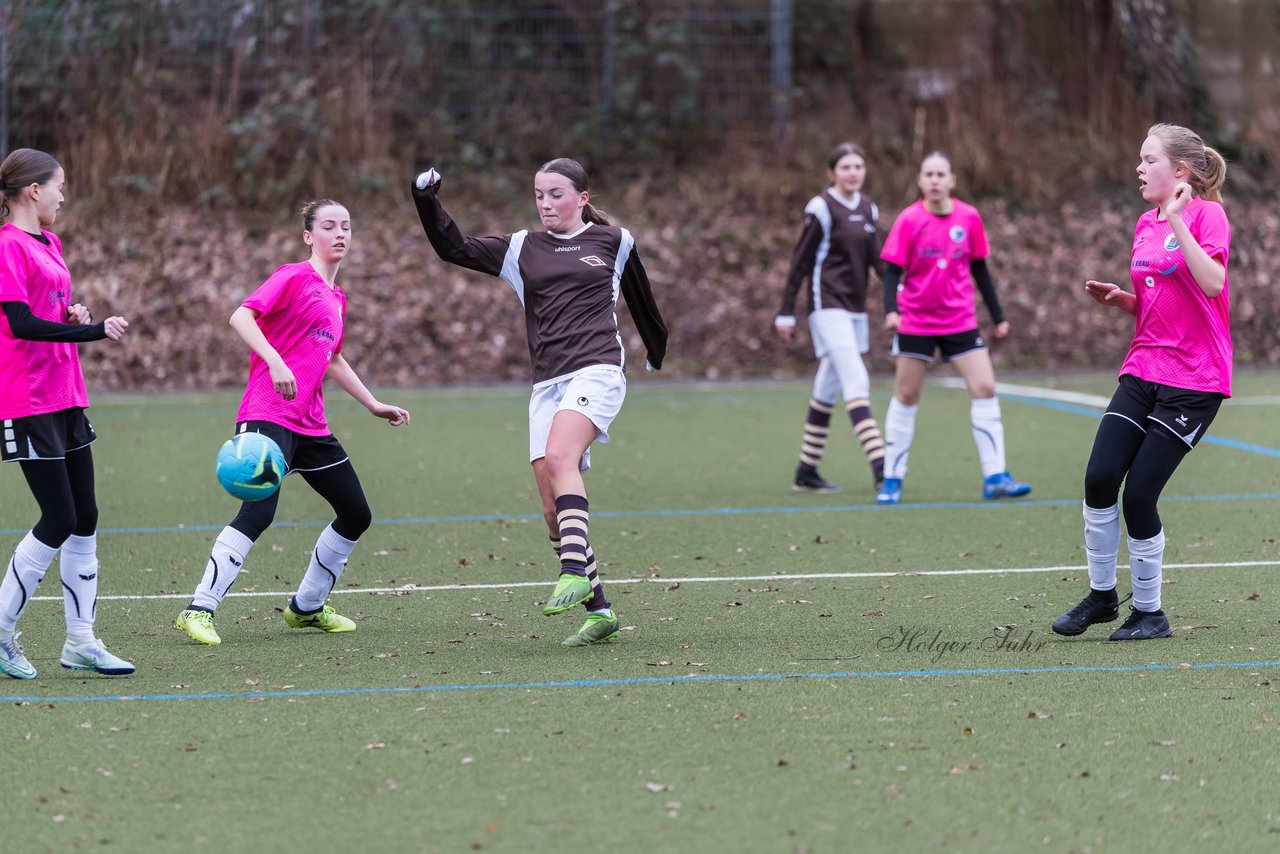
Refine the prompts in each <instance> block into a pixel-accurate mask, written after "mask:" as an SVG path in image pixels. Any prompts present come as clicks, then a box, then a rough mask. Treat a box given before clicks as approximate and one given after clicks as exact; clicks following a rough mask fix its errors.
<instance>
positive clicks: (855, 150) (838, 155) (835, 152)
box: [827, 142, 867, 169]
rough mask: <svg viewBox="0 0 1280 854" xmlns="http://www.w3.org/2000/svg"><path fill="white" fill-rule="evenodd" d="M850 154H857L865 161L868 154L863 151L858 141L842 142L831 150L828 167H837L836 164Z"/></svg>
mask: <svg viewBox="0 0 1280 854" xmlns="http://www.w3.org/2000/svg"><path fill="white" fill-rule="evenodd" d="M850 154H856V155H858V156H859V157H861V158H862V159H863V160H864V161H865V160H866V159H867V155H866V153H865V152H863V150H862V146H861V145H858V144H857V143H856V142H842V143H840V144H839V145H837V146H836V147H835V148H833V149H832V150H831V156H830V157H829V158H827V168H828V169H835V168H836V164H837V163H839V162H840V161H841V160H843V159H844V158H846V157H848V156H849V155H850Z"/></svg>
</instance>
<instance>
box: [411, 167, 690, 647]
mask: <svg viewBox="0 0 1280 854" xmlns="http://www.w3.org/2000/svg"><path fill="white" fill-rule="evenodd" d="M439 190H440V173H438V172H437V171H436V170H435V169H430V170H428V171H426V172H423V173H422V174H420V175H419V176H418V177H417V180H415V181H414V185H413V190H412V192H413V199H414V203H415V205H416V206H417V208H418V217H419V219H421V220H422V228H423V230H424V231H425V232H426V234H427V239H428V240H430V241H431V245H432V247H433V248H434V249H435V250H436V253H437V254H439V256H440V258H441V259H442V260H444V261H448V262H449V263H451V264H457V265H459V266H462V267H466V268H468V269H471V270H476V271H478V272H481V273H488V274H489V275H491V276H499V277H501V278H502V279H503V280H505V281H506V282H507V284H509V285H510V286H511V288H512V289H513V290H514V291H515V292H516V295H517V296H519V297H520V302H521V304H522V305H523V306H524V310H525V326H526V329H527V330H528V335H529V357H530V360H531V362H532V364H533V394H532V396H531V397H530V400H529V461H530V463H531V464H532V466H533V476H534V480H535V481H536V482H537V484H538V493H539V495H540V496H541V498H542V515H543V518H544V519H546V522H547V530H548V533H549V535H550V538H551V546H552V548H553V549H555V552H556V554H557V555H558V556H559V558H560V577H559V579H558V580H557V583H556V588H555V591H554V592H553V593H552V594H551V597H550V599H548V601H547V602H546V604H545V605H544V606H543V609H542V612H543V613H544V614H547V615H552V614H561V613H564V612H565V611H568V610H571V609H572V608H574V607H575V606H577V605H584V606H585V607H586V609H587V612H588V613H587V620H586V622H585V623H583V624H582V627H581V628H579V629H578V631H577V632H575V633H574V634H572V635H570V636H569V637H568V638H566V639H565V641H564V644H563V645H564V646H589V645H591V644H594V643H601V642H604V641H609V640H612V639H613V638H615V637H617V636H618V632H619V626H618V616H617V614H615V613H614V611H613V608H612V607H611V606H610V604H609V600H608V599H606V598H605V595H604V586H603V585H602V584H601V583H600V578H599V574H598V572H597V568H596V557H595V552H594V551H593V550H592V548H591V542H590V540H589V539H588V537H587V520H588V505H587V491H586V485H585V484H584V483H583V480H582V472H583V471H586V469H588V468H589V467H590V460H591V455H590V448H591V445H592V444H593V443H594V442H596V441H600V442H607V441H609V426H610V425H611V424H612V423H613V420H614V419H615V418H616V417H617V416H618V413H619V411H621V409H622V401H623V399H624V398H625V397H626V392H627V380H626V376H625V375H624V373H623V367H624V364H625V361H626V352H625V350H624V348H623V346H622V335H621V333H620V332H619V330H618V318H617V315H616V314H615V310H616V305H617V302H618V294H619V292H621V294H622V295H623V297H624V298H625V299H626V301H627V307H628V308H629V309H630V311H631V319H632V320H633V321H634V322H635V324H636V329H637V330H638V331H639V332H640V337H641V339H642V340H643V341H644V345H645V349H646V350H647V351H648V357H649V358H648V364H649V365H650V366H651V367H652V368H654V369H655V370H656V369H658V368H661V367H662V359H663V356H664V355H665V354H666V347H667V329H666V326H665V325H663V322H662V316H661V315H660V314H659V313H658V307H657V305H655V304H654V301H653V293H652V291H651V289H650V287H649V277H648V276H647V275H646V274H645V271H644V266H643V265H642V264H641V263H640V255H639V253H638V252H637V251H636V248H635V240H634V239H633V238H632V236H631V232H629V231H627V229H625V228H619V227H617V226H611V225H609V220H608V219H607V218H606V217H605V215H604V214H603V213H602V212H600V211H598V210H596V208H595V207H594V206H592V204H591V202H590V196H591V194H590V192H589V190H588V185H587V173H586V170H585V169H583V168H582V165H581V164H579V163H578V162H577V161H576V160H570V159H568V158H564V157H562V158H559V159H556V160H552V161H550V162H548V163H544V164H543V165H542V168H540V169H539V170H538V172H537V173H536V174H535V175H534V178H533V196H534V204H535V206H536V207H537V210H538V216H539V218H540V219H541V220H542V227H543V228H544V229H545V230H544V231H517V232H516V233H514V234H509V235H503V236H498V237H464V236H463V234H462V232H461V231H460V230H459V229H458V226H457V225H455V224H454V222H453V219H452V218H450V216H449V214H448V213H446V212H445V210H444V207H443V206H442V205H441V204H440V200H439V198H438V196H437V193H438V192H439Z"/></svg>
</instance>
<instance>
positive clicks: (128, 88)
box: [0, 0, 1280, 390]
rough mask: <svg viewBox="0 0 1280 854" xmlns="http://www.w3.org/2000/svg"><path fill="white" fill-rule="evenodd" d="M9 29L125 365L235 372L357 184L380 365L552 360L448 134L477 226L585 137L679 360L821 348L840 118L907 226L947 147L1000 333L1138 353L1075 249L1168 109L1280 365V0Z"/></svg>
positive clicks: (1126, 324)
mask: <svg viewBox="0 0 1280 854" xmlns="http://www.w3.org/2000/svg"><path fill="white" fill-rule="evenodd" d="M0 39H2V40H3V44H2V45H0V66H2V71H3V79H0V141H2V142H3V143H4V145H5V146H6V149H7V150H11V149H13V148H17V147H22V146H31V147H37V148H43V149H45V150H48V151H50V152H52V153H54V154H55V155H56V156H57V157H59V159H60V160H61V161H62V163H63V164H64V165H65V166H66V169H67V173H68V179H69V186H68V203H67V205H66V206H65V207H64V209H63V213H62V215H60V217H59V221H58V227H57V229H56V230H58V231H59V233H60V234H61V235H62V237H63V240H64V246H65V251H66V256H67V260H68V263H69V266H70V267H71V271H72V274H73V277H74V280H75V283H76V288H77V292H78V294H79V295H80V297H81V298H82V299H83V300H84V301H85V302H88V303H90V304H91V305H92V306H93V307H94V308H95V311H96V313H97V314H98V316H100V317H101V316H103V314H104V312H108V311H109V312H111V313H119V314H124V315H125V316H127V317H128V318H129V319H130V321H131V324H132V326H131V329H130V335H129V338H128V339H127V343H125V344H124V345H123V346H108V345H102V344H99V345H96V346H86V347H85V348H83V350H82V353H83V355H84V358H85V362H86V373H87V374H88V375H89V377H90V382H91V384H93V385H94V386H96V387H99V388H117V389H142V390H163V389H179V388H209V387H215V386H222V385H235V384H238V383H241V382H243V378H244V375H245V368H246V365H247V354H246V353H245V349H244V347H243V345H242V344H241V343H240V342H239V341H238V340H237V339H236V337H235V336H234V334H233V333H231V331H230V329H229V328H228V327H227V326H226V323H225V319H226V318H227V317H228V316H229V315H230V313H231V311H232V310H233V309H234V307H235V306H236V305H237V304H238V302H239V300H240V299H241V298H242V297H243V296H244V295H245V294H246V293H247V292H248V291H250V290H252V289H253V288H254V287H256V286H257V285H258V284H259V283H260V282H261V281H262V280H263V279H265V278H266V276H267V275H269V274H270V272H271V271H272V270H274V269H275V267H277V266H278V265H280V264H282V263H285V262H289V261H295V260H301V259H303V258H305V257H306V253H305V251H304V247H303V245H302V243H301V240H300V237H299V231H300V225H299V223H298V221H297V218H296V217H295V216H294V212H295V211H296V210H297V209H298V207H300V205H301V204H302V203H303V202H304V201H306V200H308V199H311V198H317V197H332V198H337V199H339V200H341V201H342V202H343V203H344V204H346V205H347V206H348V208H349V209H350V210H351V212H352V214H353V218H354V224H355V231H356V241H355V251H354V253H353V255H352V256H351V257H350V258H349V259H348V260H347V261H346V262H345V263H344V265H343V268H342V272H341V274H340V279H339V280H340V282H341V284H342V285H343V286H344V288H345V289H346V290H347V291H348V293H349V295H350V297H351V307H350V318H349V325H348V336H347V343H346V346H345V350H344V352H345V353H346V355H347V356H348V358H349V359H351V361H352V362H353V364H355V365H356V366H357V368H358V369H359V370H360V371H361V373H362V374H363V375H364V377H365V378H366V380H368V381H369V382H371V383H377V384H395V385H431V384H440V383H479V382H497V381H508V380H512V381H522V380H527V379H528V355H527V351H526V349H525V339H524V326H523V320H522V317H521V313H520V309H519V305H518V302H517V301H516V298H515V296H514V295H513V294H512V293H511V292H510V291H509V290H508V289H507V288H506V287H505V286H504V285H503V284H502V283H501V282H499V281H498V280H496V279H489V278H487V277H483V276H479V275H477V274H473V273H467V272H465V271H462V270H458V269H456V268H449V267H446V266H445V265H443V264H441V263H440V262H439V261H438V260H437V259H436V258H435V256H434V253H433V252H432V251H431V250H430V247H429V246H428V244H427V242H426V240H425V238H424V237H423V235H422V233H421V228H420V227H419V225H418V223H417V218H416V215H415V214H414V211H413V206H412V204H411V202H410V201H409V195H408V184H409V181H410V180H411V178H412V176H413V175H414V174H415V173H416V172H417V171H418V170H420V169H421V168H423V167H425V166H426V165H435V166H436V167H437V168H439V169H440V170H441V171H442V172H443V173H444V175H445V183H444V186H443V190H442V195H443V198H444V199H445V202H446V205H447V206H448V207H449V209H450V211H451V212H452V213H453V214H454V216H455V218H456V219H457V220H458V222H459V223H460V225H461V226H462V227H463V229H464V230H465V231H467V232H468V233H474V234H495V233H505V232H510V231H514V230H517V229H520V228H526V227H536V218H535V217H534V212H533V207H532V193H531V183H532V174H533V171H534V170H535V168H536V167H537V166H538V165H539V164H540V163H542V162H543V161H545V160H547V159H549V158H551V157H555V156H562V155H563V156H572V157H575V158H577V159H579V160H581V161H583V162H584V163H585V164H586V165H587V167H588V169H589V170H590V172H591V174H592V192H593V201H595V202H597V203H598V204H599V206H600V207H602V208H604V209H605V210H607V211H609V213H610V214H611V215H612V217H613V218H614V220H615V222H619V223H621V224H624V225H626V226H627V227H629V228H630V229H631V230H632V231H633V232H635V234H636V236H637V240H638V242H639V246H640V247H641V253H642V257H643V259H644V261H645V264H646V267H647V268H648V270H649V272H650V276H651V278H652V280H653V283H654V287H655V290H656V292H657V296H658V300H659V304H660V306H661V308H662V310H663V313H664V315H665V316H666V318H667V321H668V325H669V327H670V329H671V345H670V354H669V364H668V368H667V370H666V371H664V374H667V375H670V376H674V377H684V378H722V377H751V376H797V375H803V374H804V373H807V372H808V371H810V370H811V368H812V353H811V350H810V349H809V348H808V342H807V340H805V339H804V337H802V339H801V340H800V341H799V342H797V343H793V344H790V345H784V344H782V343H781V342H780V341H778V340H776V338H775V337H774V336H773V333H772V317H773V315H774V313H775V311H776V308H777V303H778V296H779V291H780V288H781V285H782V282H783V280H784V277H785V275H786V269H787V262H788V258H789V255H790V251H791V248H792V245H793V243H794V240H795V238H796V236H797V234H798V229H799V225H800V219H801V210H802V208H803V206H804V204H805V202H806V201H807V199H808V198H809V197H811V196H812V195H813V194H815V193H816V192H819V191H820V190H821V189H822V188H823V187H824V186H825V159H826V156H827V152H828V151H829V150H830V149H831V148H832V147H833V146H834V145H835V144H836V143H838V142H841V141H843V140H846V139H848V140H854V141H857V142H860V143H861V144H862V145H863V146H864V147H865V148H866V149H867V150H868V160H869V169H870V177H869V181H868V185H867V188H866V191H867V192H868V193H869V194H870V195H871V196H872V197H873V198H874V199H875V200H876V201H877V202H878V204H879V205H880V208H881V211H882V216H883V218H884V222H885V224H886V226H887V224H888V223H889V222H891V220H892V217H893V215H895V214H896V212H897V211H898V210H899V209H901V208H902V207H903V206H905V205H907V204H909V203H910V202H911V201H913V200H914V198H915V187H914V181H913V176H914V172H915V169H916V166H917V164H918V162H919V158H920V157H921V155H922V154H923V153H924V152H926V151H929V150H932V149H943V150H945V151H947V152H948V153H949V154H950V155H951V157H952V159H953V162H954V164H955V166H956V170H957V172H958V174H959V179H960V182H959V186H958V188H957V193H956V194H957V196H959V197H961V198H964V199H966V200H968V201H971V202H973V203H975V204H977V205H978V206H979V208H980V210H981V211H982V212H983V215H984V218H985V219H986V222H987V227H988V231H989V235H990V238H991V244H992V267H993V270H994V272H995V275H996V280H997V285H998V287H999V289H1000V292H1001V295H1002V299H1003V301H1004V303H1005V305H1006V310H1007V313H1008V315H1009V319H1010V321H1011V324H1012V326H1013V334H1012V335H1011V337H1010V338H1009V339H1006V340H1004V341H1001V342H999V343H998V344H997V346H996V348H995V351H994V353H995V357H996V360H997V364H998V365H1001V366H1004V367H1011V366H1016V367H1025V368H1037V369H1050V370H1061V369H1071V368H1086V367H1113V366H1115V365H1117V364H1118V363H1119V361H1120V358H1121V356H1122V354H1123V351H1124V348H1125V345H1126V344H1127V341H1128V338H1129V336H1130V334H1131V331H1132V326H1131V320H1130V319H1129V318H1127V316H1124V315H1122V314H1120V313H1118V312H1106V311H1104V310H1101V309H1099V308H1096V307H1095V306H1094V305H1093V304H1092V303H1091V302H1090V301H1088V300H1086V298H1085V297H1084V296H1083V293H1082V290H1081V283H1082V282H1083V280H1084V279H1085V278H1101V279H1107V280H1112V281H1116V282H1124V281H1125V279H1126V270H1127V259H1128V246H1129V241H1130V238H1131V235H1132V227H1133V222H1134V220H1135V219H1136V217H1137V216H1138V214H1139V213H1141V211H1142V209H1143V202H1142V199H1141V197H1140V196H1139V195H1138V192H1137V185H1136V181H1135V179H1134V173H1133V168H1134V166H1135V165H1136V163H1137V151H1138V148H1139V146H1140V145H1141V142H1142V140H1143V137H1144V136H1145V131H1146V128H1147V127H1148V126H1149V125H1150V124H1152V123H1153V122H1155V121H1173V122H1178V123H1182V124H1187V125H1189V126H1191V127H1193V128H1195V129H1196V130H1198V131H1199V132H1201V134H1202V135H1203V136H1204V137H1205V139H1206V141H1208V142H1209V144H1211V145H1214V146H1215V147H1217V148H1219V150H1221V151H1222V152H1223V153H1224V154H1225V155H1226V156H1227V158H1228V161H1229V164H1230V165H1229V178H1228V184H1227V187H1226V195H1227V209H1228V213H1229V215H1230V217H1231V220H1232V225H1233V246H1232V259H1231V291H1232V304H1233V329H1234V334H1235V341H1236V353H1237V361H1238V363H1239V364H1241V365H1260V366H1267V365H1275V364H1277V363H1280V343H1278V336H1277V324H1278V323H1280V294H1278V291H1277V283H1276V282H1275V281H1274V278H1275V274H1274V272H1273V264H1272V263H1271V262H1270V260H1269V259H1271V258H1274V257H1277V253H1280V213H1278V212H1277V209H1276V205H1275V203H1274V189H1273V188H1274V187H1275V185H1276V179H1277V171H1278V169H1280V141H1278V140H1280V68H1277V67H1276V64H1275V63H1276V57H1277V56H1280V3H1278V2H1276V0H1200V2H1190V0H1187V2H1182V1H1181V0H922V1H921V2H917V0H846V2H834V0H808V2H806V0H725V2H709V0H683V2H674V0H635V2H627V3H622V2H616V0H592V2H587V0H559V2H552V0H543V2H534V1H533V0H530V2H497V1H496V0H434V2H431V0H428V2H414V3H411V2H389V0H349V2H347V3H344V4H341V5H339V4H319V3H313V2H303V0H279V2H271V3H266V2H255V0H187V2H181V3H179V2H169V1H168V0H97V2H88V0H61V2H50V0H27V2H24V0H7V2H4V3H2V4H0ZM871 312H872V318H873V327H874V326H875V325H878V321H879V318H880V310H879V295H878V294H875V295H874V296H873V301H872V307H871ZM620 313H621V314H625V310H624V309H622V308H620ZM980 317H982V318H983V319H984V320H985V314H984V313H983V314H980ZM623 325H624V330H625V335H626V336H627V338H628V344H629V346H630V347H632V348H633V350H634V351H635V352H638V351H640V346H639V341H638V338H637V336H635V335H634V333H633V332H632V330H631V327H630V325H629V323H628V322H627V321H626V320H625V319H624V320H623ZM887 350H888V337H887V336H886V335H883V334H881V335H880V336H879V338H878V340H877V344H876V346H875V348H874V350H873V359H874V361H875V366H876V367H877V368H878V369H882V370H883V369H887V368H888V365H889V362H888V358H887Z"/></svg>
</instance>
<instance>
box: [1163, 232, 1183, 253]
mask: <svg viewBox="0 0 1280 854" xmlns="http://www.w3.org/2000/svg"><path fill="white" fill-rule="evenodd" d="M1179 245H1180V244H1179V243H1178V238H1176V237H1174V236H1173V235H1172V234H1170V235H1168V236H1167V237H1165V239H1164V251H1165V252H1172V251H1173V250H1175V249H1177V248H1178V247H1179Z"/></svg>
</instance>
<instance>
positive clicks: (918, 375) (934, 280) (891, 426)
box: [876, 151, 1031, 504]
mask: <svg viewBox="0 0 1280 854" xmlns="http://www.w3.org/2000/svg"><path fill="white" fill-rule="evenodd" d="M916 183H917V184H918V185H919V187H920V191H921V192H922V193H923V194H924V198H923V199H921V200H920V201H918V202H916V203H915V204H913V205H911V206H910V207H908V208H907V209H906V210H904V211H903V212H902V213H901V214H899V215H898V218H897V220H896V221H894V223H893V228H892V229H890V231H889V236H888V237H887V238H886V239H885V244H884V250H883V252H882V253H881V257H882V258H883V259H884V261H885V266H886V270H885V283H884V311H885V315H884V325H885V328H886V329H889V330H892V331H893V332H894V336H893V354H894V356H896V357H897V358H896V362H895V371H894V383H893V399H892V400H890V401H889V412H888V414H887V415H886V416H885V424H884V428H885V471H884V474H885V479H884V486H883V487H881V489H880V493H879V495H877V496H876V501H877V502H879V503H880V504H897V503H898V502H899V501H901V500H902V479H903V478H904V477H905V476H906V474H907V456H908V454H909V453H910V451H911V441H912V439H913V438H914V437H915V425H916V410H917V408H918V406H919V403H920V390H921V387H922V386H923V384H924V375H925V371H926V370H928V367H929V365H930V363H932V362H933V359H934V354H935V353H939V352H940V353H941V354H942V359H943V361H946V362H950V363H951V364H952V365H954V366H955V369H956V372H957V373H959V374H960V376H961V377H962V378H963V379H964V384H965V387H966V388H968V390H969V396H970V397H971V398H972V399H973V402H972V404H971V405H970V407H969V420H970V424H971V426H972V430H973V441H974V443H975V444H976V445H977V446H978V461H979V462H980V463H981V465H982V477H983V483H982V497H983V498H1004V497H1007V496H1016V495H1026V494H1027V493H1028V492H1030V491H1031V487H1030V485H1028V484H1025V483H1019V482H1018V481H1016V480H1014V479H1013V477H1012V475H1010V474H1009V470H1008V467H1007V465H1006V464H1005V453H1004V423H1003V421H1002V420H1001V418H1000V402H999V401H998V400H997V399H996V376H995V370H994V368H993V367H992V365H991V356H990V354H989V353H988V352H987V346H986V343H985V342H984V341H983V340H982V335H981V334H979V332H978V318H977V314H976V312H975V311H974V305H973V284H972V283H971V281H970V277H972V280H973V282H976V283H977V285H978V290H979V292H980V293H981V294H982V300H983V302H985V303H986V304H987V309H988V310H989V311H990V312H991V321H992V323H994V324H995V337H997V338H1003V337H1004V336H1006V335H1008V334H1009V322H1008V321H1007V320H1005V319H1004V310H1003V309H1002V308H1001V307H1000V300H999V299H998V298H997V297H996V288H995V284H994V283H993V282H992V281H991V273H990V271H989V270H988V269H987V260H986V259H987V253H988V249H987V234H986V230H985V229H984V228H983V225H982V217H981V216H979V215H978V211H977V210H976V209H975V208H973V207H972V206H971V205H967V204H965V203H964V202H962V201H960V200H959V199H954V198H952V197H951V191H952V189H954V188H955V185H956V176H955V173H954V172H952V170H951V161H950V160H949V159H948V158H947V156H946V155H945V154H942V153H941V152H937V151H935V152H933V153H932V154H930V155H928V156H927V157H925V158H924V161H923V162H922V163H921V164H920V174H919V175H918V176H917V178H916Z"/></svg>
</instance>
